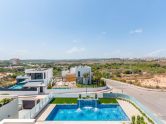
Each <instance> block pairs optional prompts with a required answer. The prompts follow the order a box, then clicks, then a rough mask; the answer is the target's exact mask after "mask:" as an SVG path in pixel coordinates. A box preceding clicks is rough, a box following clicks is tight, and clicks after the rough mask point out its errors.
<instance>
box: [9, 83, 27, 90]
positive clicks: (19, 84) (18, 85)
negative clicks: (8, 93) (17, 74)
mask: <svg viewBox="0 0 166 124" xmlns="http://www.w3.org/2000/svg"><path fill="white" fill-rule="evenodd" d="M24 85H25V83H17V84H15V85H13V86H11V87H9V88H8V89H22V88H23V86H24Z"/></svg>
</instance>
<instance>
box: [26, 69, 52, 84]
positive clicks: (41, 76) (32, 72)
mask: <svg viewBox="0 0 166 124" xmlns="http://www.w3.org/2000/svg"><path fill="white" fill-rule="evenodd" d="M25 75H26V76H29V77H31V80H43V81H44V83H46V84H48V83H49V82H50V81H51V80H52V78H53V69H52V68H49V69H46V68H37V69H25Z"/></svg>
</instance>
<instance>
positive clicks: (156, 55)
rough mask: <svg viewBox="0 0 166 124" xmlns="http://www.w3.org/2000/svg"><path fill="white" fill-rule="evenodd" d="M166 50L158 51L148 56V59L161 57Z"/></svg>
mask: <svg viewBox="0 0 166 124" xmlns="http://www.w3.org/2000/svg"><path fill="white" fill-rule="evenodd" d="M163 52H166V49H158V50H155V51H152V52H150V53H148V54H147V57H160V56H161V55H162V54H163Z"/></svg>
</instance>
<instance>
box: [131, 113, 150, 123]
mask: <svg viewBox="0 0 166 124" xmlns="http://www.w3.org/2000/svg"><path fill="white" fill-rule="evenodd" d="M132 124H147V123H146V122H145V120H144V117H141V116H139V115H138V116H137V117H135V116H133V117H132Z"/></svg>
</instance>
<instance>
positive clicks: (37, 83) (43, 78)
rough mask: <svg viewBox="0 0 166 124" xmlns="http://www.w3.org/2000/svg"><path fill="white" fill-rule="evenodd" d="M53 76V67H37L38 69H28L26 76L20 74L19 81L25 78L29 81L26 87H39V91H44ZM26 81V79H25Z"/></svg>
mask: <svg viewBox="0 0 166 124" xmlns="http://www.w3.org/2000/svg"><path fill="white" fill-rule="evenodd" d="M52 78H53V69H52V68H49V69H46V68H37V69H26V70H25V76H18V77H17V78H16V79H17V81H20V80H22V81H23V80H25V82H26V81H27V83H26V84H25V85H24V86H23V87H24V88H37V91H38V92H39V93H44V92H45V90H46V88H47V85H48V84H49V83H50V82H51V80H52ZM23 82H24V81H23Z"/></svg>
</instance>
